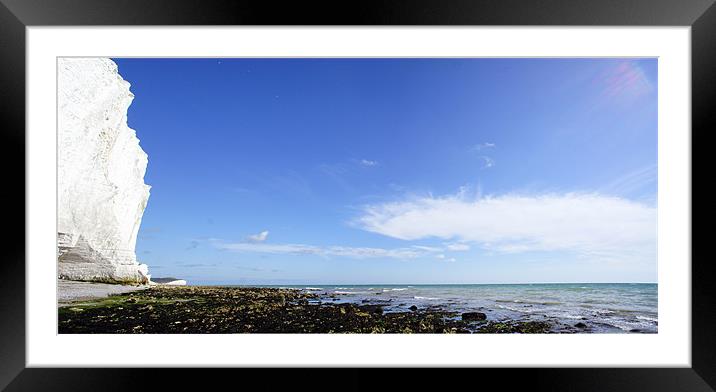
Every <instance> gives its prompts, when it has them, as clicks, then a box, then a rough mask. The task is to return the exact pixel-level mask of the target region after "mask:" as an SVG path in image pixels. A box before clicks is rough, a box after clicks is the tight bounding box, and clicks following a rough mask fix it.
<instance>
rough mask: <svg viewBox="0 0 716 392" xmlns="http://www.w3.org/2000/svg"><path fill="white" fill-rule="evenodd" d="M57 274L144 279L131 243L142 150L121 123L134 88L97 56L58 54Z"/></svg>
mask: <svg viewBox="0 0 716 392" xmlns="http://www.w3.org/2000/svg"><path fill="white" fill-rule="evenodd" d="M57 66H58V97H57V99H58V162H57V165H58V173H57V182H58V206H57V211H58V223H57V231H58V255H59V257H58V261H59V277H60V278H63V279H72V280H87V281H103V282H118V283H119V282H122V283H147V282H148V281H149V273H148V268H147V266H146V265H143V264H139V263H138V262H137V257H136V254H135V251H134V248H135V244H136V241H137V232H138V231H139V225H140V223H141V220H142V215H143V213H144V208H145V207H146V205H147V199H148V198H149V188H150V187H149V186H148V185H146V184H145V183H144V172H145V170H146V167H147V154H146V153H145V152H144V150H142V148H141V147H140V146H139V139H137V136H136V134H135V132H134V130H132V129H130V128H129V127H128V126H127V108H128V107H129V105H130V104H131V102H132V99H133V98H134V95H133V94H132V93H131V92H130V91H129V83H128V82H127V81H125V80H124V79H122V77H121V76H120V75H119V73H118V72H117V65H116V64H115V63H114V62H113V61H111V60H109V59H102V58H72V59H69V58H68V59H59V60H58V65H57Z"/></svg>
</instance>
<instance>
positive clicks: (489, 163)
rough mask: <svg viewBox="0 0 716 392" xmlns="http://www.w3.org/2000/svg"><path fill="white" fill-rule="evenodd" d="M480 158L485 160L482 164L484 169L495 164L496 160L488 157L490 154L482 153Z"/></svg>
mask: <svg viewBox="0 0 716 392" xmlns="http://www.w3.org/2000/svg"><path fill="white" fill-rule="evenodd" d="M480 158H481V159H482V161H483V164H482V168H483V169H489V168H491V167H493V166H495V160H494V159H492V158H490V157H488V156H486V155H481V156H480Z"/></svg>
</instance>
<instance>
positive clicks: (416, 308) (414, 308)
mask: <svg viewBox="0 0 716 392" xmlns="http://www.w3.org/2000/svg"><path fill="white" fill-rule="evenodd" d="M408 309H410V310H412V311H413V312H415V311H416V310H418V307H417V306H415V305H413V306H411V307H409V308H408Z"/></svg>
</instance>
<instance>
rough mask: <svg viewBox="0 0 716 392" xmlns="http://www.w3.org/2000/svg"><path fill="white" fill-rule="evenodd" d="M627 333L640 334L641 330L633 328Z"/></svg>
mask: <svg viewBox="0 0 716 392" xmlns="http://www.w3.org/2000/svg"><path fill="white" fill-rule="evenodd" d="M629 332H634V333H639V332H641V329H639V328H634V329H630V330H629Z"/></svg>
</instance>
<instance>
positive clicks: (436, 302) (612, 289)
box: [273, 283, 659, 333]
mask: <svg viewBox="0 0 716 392" xmlns="http://www.w3.org/2000/svg"><path fill="white" fill-rule="evenodd" d="M273 287H277V286H273ZM281 287H285V288H293V289H300V290H305V291H308V292H312V293H315V294H318V296H319V298H320V299H319V300H317V301H316V302H322V303H346V302H348V303H356V304H379V305H382V306H383V310H384V312H406V311H410V307H411V306H413V305H414V306H417V307H418V309H432V310H445V311H449V312H456V313H457V314H458V315H457V316H456V317H459V314H461V313H464V312H474V311H478V312H483V313H485V314H486V315H487V319H488V321H490V320H491V321H508V320H521V321H529V320H532V321H549V322H552V323H553V324H554V325H555V330H554V332H566V331H567V330H568V329H569V330H572V331H574V328H565V327H566V326H569V327H573V326H575V325H576V324H578V323H582V324H584V325H586V327H582V328H580V329H579V331H580V332H585V333H629V332H632V333H634V332H639V333H657V331H658V324H659V317H658V306H657V304H658V298H657V295H658V290H657V284H655V283H569V284H566V283H558V284H448V285H418V284H416V285H320V286H318V285H313V286H311V285H308V286H281Z"/></svg>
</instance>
